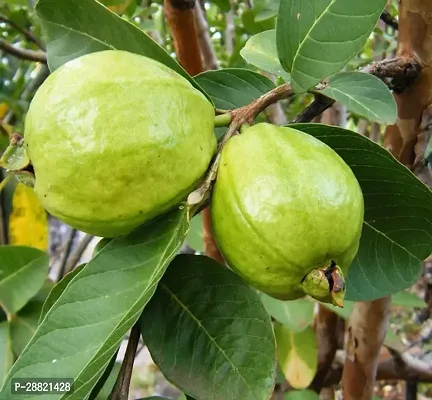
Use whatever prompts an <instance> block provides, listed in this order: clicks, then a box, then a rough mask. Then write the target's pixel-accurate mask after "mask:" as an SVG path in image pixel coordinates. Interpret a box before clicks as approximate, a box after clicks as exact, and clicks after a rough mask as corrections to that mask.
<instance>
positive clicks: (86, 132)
mask: <svg viewBox="0 0 432 400" xmlns="http://www.w3.org/2000/svg"><path fill="white" fill-rule="evenodd" d="M24 140H25V143H26V148H27V152H28V155H29V158H30V160H31V163H32V165H33V169H34V172H35V191H36V193H37V195H38V197H39V198H40V199H41V201H42V203H43V205H44V207H45V208H46V210H47V211H48V212H49V213H51V214H52V215H54V216H55V217H57V218H59V219H60V220H62V221H64V222H66V223H68V224H69V225H71V226H73V227H75V228H78V229H80V230H82V231H84V232H87V233H90V234H93V235H96V236H103V237H116V236H120V235H124V234H127V233H129V232H130V231H131V230H133V229H134V228H135V227H137V226H138V225H141V224H144V223H145V222H147V221H149V220H150V219H152V218H154V217H156V216H158V215H160V214H162V213H163V212H165V211H168V210H169V209H171V208H173V207H174V206H175V205H177V204H179V202H181V201H183V199H184V198H185V197H186V196H187V194H188V193H189V192H190V191H191V190H193V189H194V187H195V185H196V184H197V183H198V181H199V180H200V178H201V177H202V176H203V174H204V173H205V171H206V170H207V168H208V165H209V163H210V161H211V159H212V157H213V155H214V152H215V150H216V138H215V135H214V109H213V106H212V104H211V103H210V102H209V101H208V100H207V99H206V97H205V96H204V95H203V94H202V93H201V92H199V91H198V90H197V89H195V88H194V87H193V86H192V85H191V83H190V82H189V81H188V80H187V79H185V78H184V77H182V76H181V75H179V74H178V73H177V72H175V71H173V70H171V69H170V68H168V67H166V66H165V65H162V64H161V63H159V62H157V61H155V60H152V59H149V58H147V57H143V56H140V55H137V54H133V53H129V52H125V51H117V50H107V51H101V52H96V53H92V54H87V55H84V56H81V57H79V58H76V59H74V60H72V61H69V62H68V63H66V64H64V65H63V66H61V67H60V68H59V69H57V70H56V71H54V72H53V73H52V74H51V75H50V76H49V77H48V79H47V80H46V81H45V82H44V84H43V85H42V86H41V87H40V88H39V90H38V91H37V93H36V95H35V97H34V98H33V100H32V102H31V104H30V108H29V110H28V113H27V116H26V121H25V133H24Z"/></svg>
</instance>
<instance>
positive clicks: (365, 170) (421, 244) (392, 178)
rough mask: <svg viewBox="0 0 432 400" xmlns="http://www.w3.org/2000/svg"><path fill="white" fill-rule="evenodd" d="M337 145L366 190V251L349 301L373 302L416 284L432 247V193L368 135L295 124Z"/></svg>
mask: <svg viewBox="0 0 432 400" xmlns="http://www.w3.org/2000/svg"><path fill="white" fill-rule="evenodd" d="M292 127H293V128H295V129H299V130H301V131H304V132H306V133H308V134H310V135H312V136H315V137H316V138H318V139H319V140H321V141H323V142H324V143H326V144H327V145H329V146H330V147H331V148H333V149H334V150H335V151H336V152H337V153H338V154H339V155H340V156H341V157H342V158H343V159H344V160H345V162H346V163H347V164H348V165H349V166H350V167H351V169H352V170H353V172H354V174H355V175H356V177H357V179H358V181H359V183H360V186H361V188H362V191H363V196H364V200H365V222H364V224H363V232H362V238H361V241H360V249H359V251H358V253H357V257H356V259H355V260H354V261H353V263H352V264H351V267H350V269H349V273H348V277H347V295H346V299H347V300H354V301H363V300H373V299H377V298H380V297H384V296H387V295H389V294H393V293H396V292H399V291H401V290H404V289H406V288H408V287H410V286H411V285H412V284H414V283H415V282H416V281H417V279H418V278H419V276H420V274H421V271H422V262H423V260H424V259H426V258H427V257H428V256H429V254H430V252H431V249H432V220H431V217H430V216H431V215H432V192H431V191H430V189H429V188H427V187H426V186H425V185H424V184H423V183H422V182H421V181H420V180H418V179H417V178H416V177H415V175H414V174H412V173H411V172H410V171H409V170H408V169H407V168H406V167H404V166H403V165H402V164H400V163H399V162H398V161H397V160H396V159H395V158H394V157H393V156H392V155H391V154H390V153H389V152H388V151H386V150H385V149H383V148H382V147H381V146H379V145H378V144H376V143H374V142H372V141H371V140H369V139H368V138H366V137H364V136H362V135H359V134H357V133H355V132H352V131H348V130H345V129H342V128H338V127H334V126H327V125H322V124H294V125H292Z"/></svg>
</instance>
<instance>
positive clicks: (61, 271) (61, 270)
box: [57, 229, 77, 281]
mask: <svg viewBox="0 0 432 400" xmlns="http://www.w3.org/2000/svg"><path fill="white" fill-rule="evenodd" d="M76 234H77V230H76V229H71V231H70V233H69V237H68V238H67V239H66V243H65V250H64V253H63V256H62V260H61V263H60V268H59V273H58V276H57V281H60V280H61V279H62V278H63V277H64V276H65V271H66V265H67V260H68V258H69V256H70V253H71V250H72V247H73V242H74V239H75V236H76Z"/></svg>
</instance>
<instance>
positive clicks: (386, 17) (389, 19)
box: [380, 11, 399, 30]
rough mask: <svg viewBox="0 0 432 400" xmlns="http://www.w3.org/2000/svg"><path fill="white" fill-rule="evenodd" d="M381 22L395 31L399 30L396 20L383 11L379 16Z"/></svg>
mask: <svg viewBox="0 0 432 400" xmlns="http://www.w3.org/2000/svg"><path fill="white" fill-rule="evenodd" d="M380 18H381V21H383V22H385V23H386V24H387V25H388V26H390V27H392V28H393V29H395V30H398V29H399V23H398V22H397V20H396V18H395V17H393V15H391V14H390V13H389V12H388V11H383V13H382V14H381V16H380Z"/></svg>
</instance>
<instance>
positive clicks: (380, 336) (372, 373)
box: [342, 297, 391, 400]
mask: <svg viewBox="0 0 432 400" xmlns="http://www.w3.org/2000/svg"><path fill="white" fill-rule="evenodd" d="M390 306H391V298H390V297H384V298H382V299H378V300H374V301H369V302H357V303H355V304H354V309H353V312H352V314H351V317H350V320H349V327H348V341H347V344H346V359H345V365H344V368H343V374H342V388H343V397H344V399H345V400H369V399H371V398H372V395H373V390H374V386H375V377H376V372H377V368H378V364H379V355H380V349H381V347H382V345H383V342H384V338H385V334H386V329H387V323H388V317H389V313H390Z"/></svg>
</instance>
